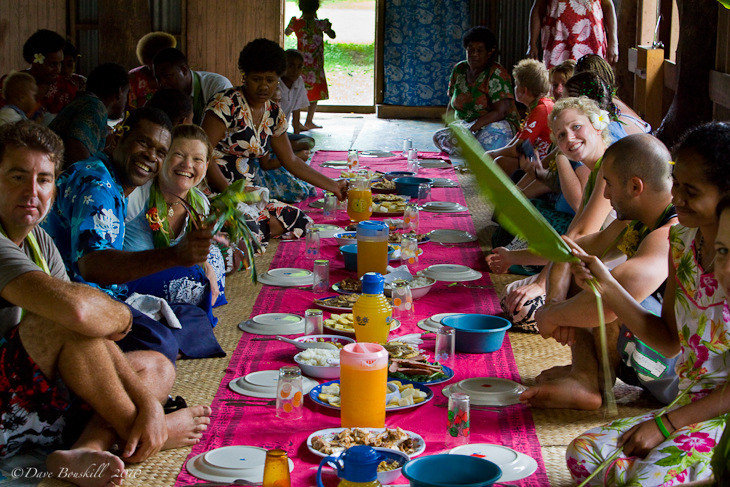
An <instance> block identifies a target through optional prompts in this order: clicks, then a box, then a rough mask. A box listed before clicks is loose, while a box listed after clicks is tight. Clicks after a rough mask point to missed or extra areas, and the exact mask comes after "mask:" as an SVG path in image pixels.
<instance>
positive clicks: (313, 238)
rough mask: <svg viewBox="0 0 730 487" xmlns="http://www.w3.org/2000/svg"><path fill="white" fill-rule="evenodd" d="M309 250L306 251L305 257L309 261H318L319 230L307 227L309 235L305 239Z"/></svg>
mask: <svg viewBox="0 0 730 487" xmlns="http://www.w3.org/2000/svg"><path fill="white" fill-rule="evenodd" d="M305 240H306V244H307V250H306V251H305V257H306V258H307V259H318V258H319V229H318V228H314V227H307V235H306V237H305Z"/></svg>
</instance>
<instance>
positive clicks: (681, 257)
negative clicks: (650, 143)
mask: <svg viewBox="0 0 730 487" xmlns="http://www.w3.org/2000/svg"><path fill="white" fill-rule="evenodd" d="M696 234H697V229H696V228H687V227H683V226H682V225H675V226H674V227H672V229H671V230H670V233H669V239H670V244H671V253H672V262H673V264H674V270H675V275H676V285H677V292H676V298H675V302H674V313H675V317H676V322H677V327H678V328H679V341H680V346H681V351H680V355H679V360H678V362H677V367H676V370H677V374H678V376H679V390H680V391H684V390H685V389H687V388H688V387H690V386H692V389H691V390H690V392H689V393H688V394H687V395H686V396H685V397H683V398H682V401H680V403H679V404H678V406H677V407H679V406H682V405H684V404H687V403H689V402H690V401H696V400H697V399H700V398H702V397H704V396H706V395H707V394H709V393H710V392H712V390H714V389H715V388H716V387H718V386H722V385H724V384H725V382H726V380H727V376H728V367H727V363H728V360H729V359H730V353H729V350H730V343H729V341H730V334H729V333H730V323H729V322H730V312H729V311H728V306H727V302H726V297H725V293H724V292H723V291H722V289H721V288H720V287H719V286H718V283H717V280H716V279H715V276H714V275H713V274H712V273H711V272H708V273H704V272H703V270H702V268H701V266H700V264H699V263H698V262H697V258H696V250H695V248H694V243H693V242H694V238H695V235H696ZM698 379H699V380H698ZM697 380H698V381H697ZM695 381H697V383H696V384H695V385H692V384H693V383H694V382H695ZM652 418H653V414H647V415H644V416H640V417H635V418H625V419H619V420H617V421H614V422H612V423H610V424H608V425H605V426H601V427H598V428H594V429H592V430H590V431H588V432H586V433H584V434H583V435H581V436H579V437H578V438H576V439H575V440H573V442H572V443H571V444H570V446H569V447H568V451H567V453H566V458H567V461H568V468H569V469H570V472H571V474H572V475H573V478H574V479H575V480H576V482H581V481H582V480H583V479H585V478H586V477H588V475H590V473H592V472H593V471H594V470H595V468H596V467H597V466H598V465H600V464H601V463H602V462H603V461H604V460H605V459H606V458H608V457H610V456H611V455H612V454H613V453H614V452H615V451H616V442H617V439H618V438H619V437H620V436H621V435H622V434H623V433H624V432H626V431H628V430H629V429H630V428H632V427H633V426H634V425H636V424H639V423H641V422H644V421H647V420H650V419H652ZM724 429H725V420H724V416H720V417H716V418H713V419H710V420H708V421H703V422H701V423H697V424H692V425H688V426H684V427H682V428H680V429H678V430H677V431H674V432H672V434H671V435H670V436H669V438H668V439H666V440H665V441H663V442H662V443H661V444H659V445H658V446H657V447H656V448H654V449H653V450H652V451H651V452H650V453H649V454H648V455H647V457H646V458H643V459H642V458H637V457H630V458H625V457H622V456H619V457H618V458H617V459H616V461H615V462H614V463H613V464H612V465H610V466H609V467H608V468H606V470H605V471H603V472H601V473H599V474H598V475H597V476H596V477H594V479H593V484H592V485H604V484H606V485H637V486H638V485H642V486H644V485H662V486H669V485H676V484H680V483H684V482H690V481H694V480H701V479H705V478H708V477H709V476H710V475H711V474H712V471H711V470H710V459H711V457H712V451H713V448H714V447H715V445H716V444H717V442H718V441H719V440H720V436H722V432H723V430H724Z"/></svg>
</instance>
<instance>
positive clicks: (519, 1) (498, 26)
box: [470, 0, 532, 72]
mask: <svg viewBox="0 0 730 487" xmlns="http://www.w3.org/2000/svg"><path fill="white" fill-rule="evenodd" d="M531 5H532V0H471V5H470V7H471V23H472V26H475V25H485V26H487V27H489V28H490V29H492V31H493V32H494V33H495V34H497V42H498V43H499V51H500V57H499V63H500V64H501V65H502V66H504V67H505V68H507V69H508V70H509V71H510V72H511V71H512V66H514V65H515V64H517V62H518V61H519V60H520V59H523V58H524V57H525V53H526V52H527V39H528V36H529V23H530V6H531Z"/></svg>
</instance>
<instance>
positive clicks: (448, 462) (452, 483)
mask: <svg viewBox="0 0 730 487" xmlns="http://www.w3.org/2000/svg"><path fill="white" fill-rule="evenodd" d="M402 473H403V476H404V477H405V478H407V479H408V480H410V484H411V487H486V486H488V485H492V484H493V483H494V482H496V481H497V480H498V479H499V478H500V477H501V476H502V470H501V469H500V468H499V467H498V466H497V465H495V464H494V463H492V462H490V461H489V460H485V459H483V458H478V457H471V456H466V455H447V454H441V455H429V456H426V457H420V458H415V459H413V460H411V461H410V462H408V463H406V464H405V465H404V466H403V470H402Z"/></svg>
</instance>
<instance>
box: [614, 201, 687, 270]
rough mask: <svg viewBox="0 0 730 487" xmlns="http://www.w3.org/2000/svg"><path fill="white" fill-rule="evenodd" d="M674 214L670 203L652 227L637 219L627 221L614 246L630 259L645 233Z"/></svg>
mask: <svg viewBox="0 0 730 487" xmlns="http://www.w3.org/2000/svg"><path fill="white" fill-rule="evenodd" d="M675 215H676V211H675V209H674V206H673V205H672V204H671V203H670V204H669V205H667V207H666V208H665V209H664V212H663V213H662V214H661V216H659V219H658V220H657V222H656V224H655V225H654V227H652V228H649V227H647V226H646V225H644V224H643V223H641V222H640V221H639V220H634V221H632V222H631V223H629V226H628V227H626V229H625V230H624V231H623V232H621V234H620V235H619V237H618V238H619V239H620V240H621V241H620V242H619V243H618V244H617V245H616V248H617V249H618V250H620V251H621V252H622V253H623V254H624V255H626V257H627V258H629V259H630V258H631V257H633V256H634V254H636V251H637V250H638V248H639V244H640V243H641V241H642V240H644V238H645V237H646V236H647V235H649V234H650V233H651V232H653V231H654V230H656V229H657V228H659V227H660V226H661V225H663V224H664V223H666V222H667V221H668V220H669V219H671V218H674V216H675Z"/></svg>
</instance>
